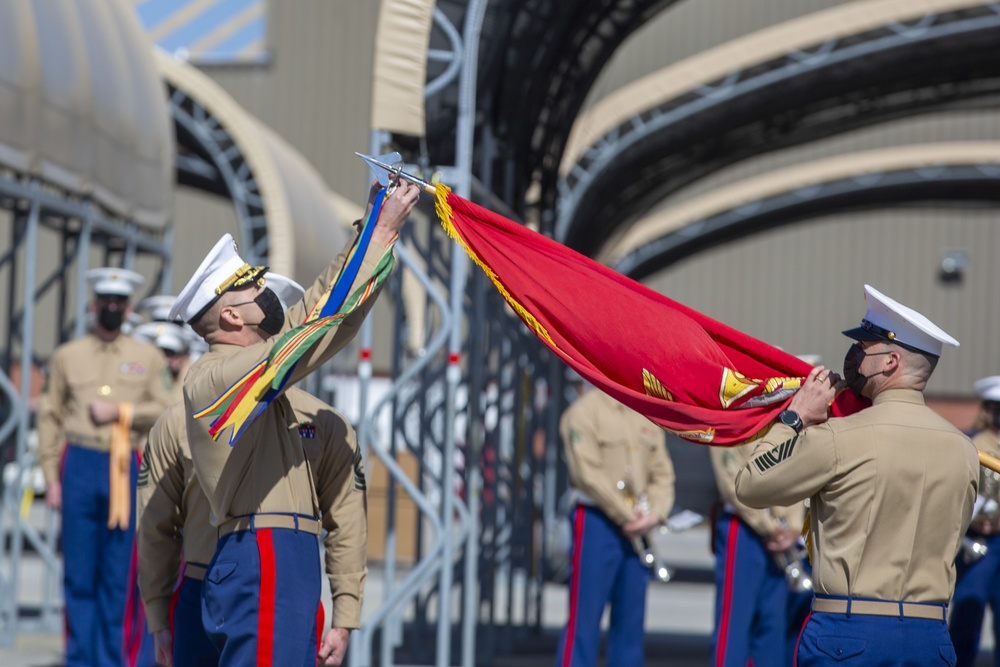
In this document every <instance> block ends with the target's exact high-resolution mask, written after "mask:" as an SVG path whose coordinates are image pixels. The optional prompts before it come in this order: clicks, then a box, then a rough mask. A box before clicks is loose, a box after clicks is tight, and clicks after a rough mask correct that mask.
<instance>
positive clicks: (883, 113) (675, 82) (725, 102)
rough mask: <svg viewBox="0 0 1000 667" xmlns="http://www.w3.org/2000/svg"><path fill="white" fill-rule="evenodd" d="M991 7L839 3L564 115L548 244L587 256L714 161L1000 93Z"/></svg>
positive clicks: (957, 0)
mask: <svg viewBox="0 0 1000 667" xmlns="http://www.w3.org/2000/svg"><path fill="white" fill-rule="evenodd" d="M997 43H1000V4H997V3H993V2H982V1H981V0H916V1H914V2H905V3H903V2H895V1H894V0H875V1H860V2H852V3H847V4H844V5H840V6H837V7H834V8H832V9H828V10H825V11H822V12H816V13H814V14H810V15H807V16H803V17H801V18H797V19H794V20H790V21H787V22H785V23H782V24H778V25H776V26H774V27H771V28H768V29H765V30H761V31H758V32H756V33H753V34H750V35H747V36H746V37H743V38H740V39H736V40H733V41H731V42H728V43H726V44H724V45H722V46H719V47H717V48H714V49H710V50H708V51H705V52H703V53H701V54H698V55H696V56H693V57H691V58H688V59H686V60H684V61H682V62H680V63H677V64H675V65H673V66H670V67H667V68H664V69H662V70H660V71H658V72H655V73H653V74H651V75H649V76H647V77H644V78H642V79H640V80H638V81H636V82H634V83H632V84H631V85H629V86H626V87H624V88H622V89H621V90H619V91H617V92H615V93H614V94H612V95H609V96H608V97H606V98H604V99H602V100H601V101H600V102H599V103H597V104H596V105H595V106H594V107H593V108H592V109H590V110H589V111H588V112H587V113H586V114H583V115H582V116H581V117H580V118H579V119H577V121H576V123H575V125H574V129H573V133H572V135H571V136H570V139H569V142H568V144H567V148H566V151H565V154H563V155H562V156H561V160H562V166H561V174H562V179H561V180H560V183H559V210H558V221H557V223H556V226H555V236H556V238H558V239H560V240H562V241H563V242H565V243H567V244H569V245H571V246H573V247H574V248H576V249H578V250H580V251H582V252H585V253H594V252H596V251H597V250H598V249H599V248H600V247H601V245H602V244H603V243H604V242H605V241H607V240H608V239H609V238H610V237H611V236H612V234H613V233H614V232H615V230H616V228H619V227H627V226H628V225H629V224H631V223H632V222H634V221H636V220H637V219H639V218H640V217H642V216H643V215H644V214H645V213H647V212H648V211H649V210H650V209H651V208H652V207H653V206H654V205H655V204H657V203H658V202H660V201H661V200H662V199H664V198H665V197H667V196H669V195H670V194H672V193H674V192H676V191H677V190H678V189H680V188H682V187H684V186H685V185H688V184H690V183H692V182H693V181H695V180H697V179H699V178H702V177H704V176H705V175H707V174H709V173H712V172H713V171H716V170H718V169H720V168H722V167H724V166H726V165H728V164H732V163H734V162H737V161H739V160H743V159H746V158H748V157H752V156H753V155H757V154H760V153H763V152H766V151H773V150H776V149H779V148H783V147H788V146H792V145H797V144H802V143H805V142H809V141H815V140H817V139H820V138H823V137H827V136H831V135H835V134H839V133H842V132H845V131H848V130H851V129H854V128H858V127H861V126H864V125H869V124H873V123H878V122H883V121H887V120H892V119H895V118H899V117H902V116H907V115H913V114H918V113H923V112H926V111H929V110H932V109H937V108H941V107H944V106H945V105H947V106H949V107H954V106H957V105H960V104H962V103H965V102H969V101H972V100H976V99H977V98H980V97H982V96H985V95H989V94H995V93H996V92H997V91H998V90H1000V61H998V60H997V59H996V57H995V49H996V44H997Z"/></svg>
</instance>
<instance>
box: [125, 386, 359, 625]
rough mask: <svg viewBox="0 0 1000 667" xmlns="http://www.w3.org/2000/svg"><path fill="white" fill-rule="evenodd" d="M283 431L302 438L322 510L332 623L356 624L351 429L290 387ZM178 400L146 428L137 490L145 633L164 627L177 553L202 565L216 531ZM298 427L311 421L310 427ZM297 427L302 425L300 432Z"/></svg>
mask: <svg viewBox="0 0 1000 667" xmlns="http://www.w3.org/2000/svg"><path fill="white" fill-rule="evenodd" d="M288 398H289V401H290V402H291V404H292V406H293V410H294V414H295V419H294V420H292V421H291V422H289V424H288V428H289V429H290V430H296V431H298V430H302V431H305V432H307V433H308V432H310V431H312V434H313V437H303V438H302V444H303V448H304V450H305V456H306V459H307V460H308V461H309V465H310V467H311V469H312V471H313V474H314V476H315V479H316V485H317V489H318V491H319V503H320V507H322V508H323V515H322V521H323V527H324V529H325V530H326V531H327V532H326V536H325V538H324V540H323V541H324V546H325V551H326V575H327V578H328V579H329V582H330V593H331V596H332V598H333V615H332V618H331V622H332V627H338V628H352V629H353V628H358V627H360V623H361V604H362V601H363V597H364V584H365V578H366V575H367V572H368V569H367V566H366V549H367V542H368V524H367V521H366V516H367V503H366V494H365V482H364V470H363V467H362V465H361V452H360V450H359V449H358V446H357V440H356V438H355V434H354V429H353V428H352V427H351V425H350V424H349V423H348V422H347V420H346V419H345V418H344V417H343V416H342V415H341V414H340V413H338V412H337V411H336V410H334V409H333V408H331V407H329V406H328V405H326V404H325V403H323V402H322V401H320V400H319V399H317V398H314V397H313V396H311V395H309V394H307V393H305V392H303V391H301V390H299V389H296V388H294V387H293V388H290V389H289V390H288ZM184 425H185V417H184V404H183V403H177V404H175V405H173V406H171V407H170V408H169V409H168V410H167V412H166V413H164V415H163V417H161V418H160V419H159V420H157V422H156V425H154V426H153V430H152V431H150V434H149V441H148V442H147V444H146V452H145V454H144V456H143V467H142V470H141V471H140V475H139V483H138V490H137V512H138V516H139V526H138V534H137V535H138V537H137V539H138V550H139V589H140V592H141V594H142V598H143V603H144V604H145V607H146V618H147V622H148V624H149V629H150V631H151V632H156V631H158V630H162V629H166V628H168V627H170V600H171V595H172V593H173V589H174V586H175V584H176V582H177V579H178V574H179V567H180V558H181V554H182V552H183V554H184V558H185V560H186V562H187V564H188V567H189V568H190V567H192V565H193V566H195V567H197V566H198V565H201V566H202V567H205V566H207V565H208V563H209V562H210V561H211V559H212V556H213V555H214V553H215V545H216V541H217V540H216V535H217V530H216V528H215V527H214V526H212V524H211V522H210V521H209V513H210V510H209V504H208V498H206V497H205V494H204V492H203V491H202V490H201V487H200V486H199V485H198V481H197V479H196V478H195V474H194V465H193V464H192V461H191V450H190V447H189V445H188V441H187V437H186V435H185V431H184ZM304 425H312V426H313V427H314V430H312V429H309V428H308V427H306V426H304ZM300 426H302V428H301V429H300Z"/></svg>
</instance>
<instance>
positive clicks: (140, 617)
mask: <svg viewBox="0 0 1000 667" xmlns="http://www.w3.org/2000/svg"><path fill="white" fill-rule="evenodd" d="M138 577H139V544H138V542H136V540H135V539H134V538H133V539H132V555H131V556H130V558H129V565H128V591H127V592H126V593H125V617H124V618H123V619H122V643H123V645H122V650H123V652H124V654H125V660H126V663H125V664H126V665H128V666H129V667H135V665H136V664H137V663H138V662H139V651H140V650H141V649H142V641H143V639H145V637H146V632H145V631H146V610H145V608H144V607H143V606H142V600H141V599H140V598H139V580H138Z"/></svg>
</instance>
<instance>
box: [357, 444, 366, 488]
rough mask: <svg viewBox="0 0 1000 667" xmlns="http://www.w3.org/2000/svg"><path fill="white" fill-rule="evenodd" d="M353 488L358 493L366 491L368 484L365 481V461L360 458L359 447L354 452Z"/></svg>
mask: <svg viewBox="0 0 1000 667" xmlns="http://www.w3.org/2000/svg"><path fill="white" fill-rule="evenodd" d="M354 488H355V489H357V490H358V491H365V490H366V489H368V483H367V482H366V481H365V461H364V459H363V458H361V448H360V447H357V448H355V450H354Z"/></svg>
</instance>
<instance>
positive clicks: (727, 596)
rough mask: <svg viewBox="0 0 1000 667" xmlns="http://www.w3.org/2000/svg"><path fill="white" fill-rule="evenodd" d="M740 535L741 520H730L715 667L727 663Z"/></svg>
mask: <svg viewBox="0 0 1000 667" xmlns="http://www.w3.org/2000/svg"><path fill="white" fill-rule="evenodd" d="M739 534H740V520H739V519H737V518H736V517H735V516H734V517H730V518H729V532H728V534H727V535H726V583H725V586H723V589H722V613H721V614H719V636H718V637H717V638H716V645H715V666H716V667H721V666H722V665H724V664H725V663H726V640H727V639H728V638H729V616H730V615H731V614H732V613H733V566H734V565H735V563H736V538H737V537H738V536H739Z"/></svg>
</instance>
